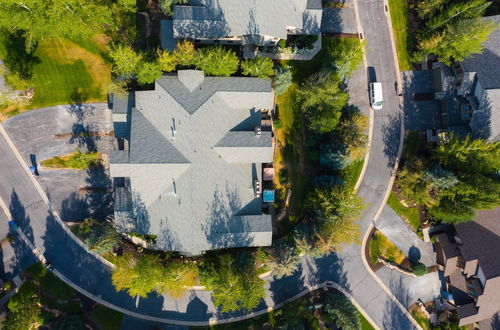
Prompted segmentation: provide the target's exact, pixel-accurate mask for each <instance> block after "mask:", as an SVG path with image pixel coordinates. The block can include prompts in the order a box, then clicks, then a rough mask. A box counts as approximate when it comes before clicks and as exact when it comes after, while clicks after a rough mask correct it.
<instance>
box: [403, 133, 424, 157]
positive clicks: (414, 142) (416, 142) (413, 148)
mask: <svg viewBox="0 0 500 330" xmlns="http://www.w3.org/2000/svg"><path fill="white" fill-rule="evenodd" d="M425 148H426V143H425V141H424V139H423V137H422V133H421V132H419V131H409V132H408V133H406V134H405V141H404V144H403V152H402V158H404V159H408V158H410V157H412V156H415V155H419V154H420V153H421V152H422V151H423V150H424V149H425Z"/></svg>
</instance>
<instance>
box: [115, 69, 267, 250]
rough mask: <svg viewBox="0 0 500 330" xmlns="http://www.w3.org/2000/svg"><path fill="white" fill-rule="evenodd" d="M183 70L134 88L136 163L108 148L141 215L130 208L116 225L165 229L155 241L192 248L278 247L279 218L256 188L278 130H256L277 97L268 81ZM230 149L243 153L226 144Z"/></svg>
mask: <svg viewBox="0 0 500 330" xmlns="http://www.w3.org/2000/svg"><path fill="white" fill-rule="evenodd" d="M180 75H181V80H182V81H181V80H179V79H178V78H177V76H174V75H169V76H164V77H162V78H161V79H159V80H158V81H157V83H156V86H155V87H156V88H155V90H153V91H140V92H136V108H135V110H133V111H132V115H131V126H130V131H131V134H130V136H131V138H130V143H129V145H130V150H129V154H130V162H129V163H128V164H123V159H126V157H122V156H123V154H120V152H114V153H112V154H111V156H110V162H111V165H110V170H111V175H112V176H113V177H121V176H126V177H130V190H131V196H132V197H131V198H132V200H133V205H134V214H135V219H134V220H133V221H132V220H131V219H129V218H128V217H127V216H124V214H125V213H124V212H123V211H122V212H121V213H120V214H117V215H118V217H117V219H116V220H115V221H117V222H120V221H122V222H123V223H118V228H123V230H125V231H136V232H139V233H142V234H152V235H157V248H159V249H165V250H176V251H182V252H184V253H188V254H199V253H201V252H203V251H206V250H210V249H214V248H223V247H240V246H264V245H270V244H271V239H272V225H271V217H270V216H269V215H265V214H262V201H261V199H260V198H256V197H255V193H254V187H253V185H254V180H261V179H262V178H261V172H262V168H261V162H264V161H265V162H270V161H272V138H271V135H270V132H262V135H261V136H260V137H256V136H255V131H254V128H255V126H256V124H259V123H260V117H261V113H260V109H270V108H271V107H272V105H273V92H272V88H271V84H270V81H269V80H265V79H257V78H215V77H204V78H203V79H201V78H200V77H201V76H200V72H197V71H192V70H191V71H186V72H181V73H180ZM186 86H187V87H186ZM193 86H194V88H193ZM189 89H192V92H190V91H189ZM172 133H174V134H175V135H174V136H175V138H174V139H172V137H173V135H172ZM217 145H219V146H220V147H218V146H217ZM228 149H229V150H231V151H232V152H230V154H231V153H232V154H235V155H237V157H236V159H230V160H228V158H230V157H229V156H228V155H226V154H224V152H219V151H220V150H228ZM238 150H244V151H245V153H244V155H241V156H238V155H239V154H238ZM115 153H117V154H118V155H115ZM122 153H123V151H122ZM115 160H117V161H115ZM118 160H121V162H118ZM125 215H126V214H125Z"/></svg>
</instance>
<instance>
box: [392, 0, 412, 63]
mask: <svg viewBox="0 0 500 330" xmlns="http://www.w3.org/2000/svg"><path fill="white" fill-rule="evenodd" d="M389 11H390V13H391V21H392V30H393V32H394V39H395V42H396V51H397V53H398V61H399V69H400V70H401V71H407V70H411V69H412V68H413V66H412V64H411V52H412V49H413V40H412V37H411V30H410V20H409V18H408V2H407V1H406V0H389Z"/></svg>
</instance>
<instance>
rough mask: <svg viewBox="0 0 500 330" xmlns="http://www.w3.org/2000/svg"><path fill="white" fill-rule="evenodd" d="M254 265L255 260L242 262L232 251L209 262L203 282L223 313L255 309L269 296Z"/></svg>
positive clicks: (207, 262)
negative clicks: (231, 253) (245, 263)
mask: <svg viewBox="0 0 500 330" xmlns="http://www.w3.org/2000/svg"><path fill="white" fill-rule="evenodd" d="M253 267H254V266H253V263H251V264H248V265H238V264H237V261H236V259H235V258H234V257H233V256H232V255H230V254H229V253H220V254H218V255H217V256H216V257H215V258H214V259H213V260H209V261H206V262H205V266H204V271H203V276H202V280H203V284H204V285H205V286H206V287H207V289H208V290H211V291H212V298H213V300H214V304H215V305H216V306H218V307H219V309H220V311H221V312H231V311H238V310H241V309H243V310H251V309H252V308H255V307H256V306H257V305H259V304H260V302H261V301H262V299H263V298H264V297H265V291H264V281H263V280H261V279H260V278H259V277H258V275H257V274H256V272H255V270H254V268H253Z"/></svg>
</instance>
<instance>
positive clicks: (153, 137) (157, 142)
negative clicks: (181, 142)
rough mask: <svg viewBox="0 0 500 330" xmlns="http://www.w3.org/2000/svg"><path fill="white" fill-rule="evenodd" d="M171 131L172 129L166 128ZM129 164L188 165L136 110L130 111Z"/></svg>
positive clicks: (175, 149)
mask: <svg viewBox="0 0 500 330" xmlns="http://www.w3.org/2000/svg"><path fill="white" fill-rule="evenodd" d="M168 129H170V130H172V129H173V128H170V127H169V128H167V131H168ZM130 135H131V137H130V163H135V164H153V163H154V164H158V163H160V164H161V163H164V164H166V163H169V164H171V163H183V164H185V163H189V160H187V159H186V157H184V156H183V155H182V154H181V153H180V152H179V150H177V148H175V147H174V145H173V144H172V143H171V141H170V140H169V139H167V138H166V137H165V135H163V134H161V133H160V132H158V130H157V129H156V128H155V127H154V126H153V125H152V124H151V123H150V122H149V120H148V119H146V118H145V117H144V115H143V114H142V113H141V112H140V111H137V110H133V111H132V124H131V128H130Z"/></svg>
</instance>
